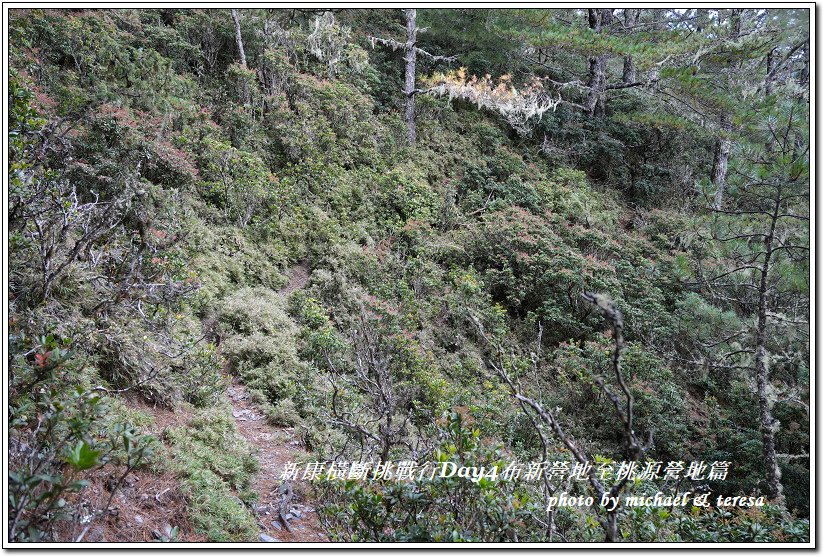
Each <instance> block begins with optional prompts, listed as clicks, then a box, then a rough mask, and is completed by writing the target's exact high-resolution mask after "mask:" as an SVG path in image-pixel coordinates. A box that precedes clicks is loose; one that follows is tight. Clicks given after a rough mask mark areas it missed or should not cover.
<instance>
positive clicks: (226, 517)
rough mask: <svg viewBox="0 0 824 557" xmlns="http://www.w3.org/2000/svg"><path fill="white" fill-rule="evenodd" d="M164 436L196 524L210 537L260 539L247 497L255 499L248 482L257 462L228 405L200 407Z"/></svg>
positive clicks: (222, 539) (213, 538)
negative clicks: (190, 416) (210, 407)
mask: <svg viewBox="0 0 824 557" xmlns="http://www.w3.org/2000/svg"><path fill="white" fill-rule="evenodd" d="M166 436H167V438H168V441H169V442H170V443H171V453H172V458H173V461H172V463H171V466H172V468H173V469H174V471H175V472H176V473H177V474H178V476H179V477H180V478H181V479H182V486H183V490H184V493H186V495H187V497H188V500H189V508H190V511H189V512H190V517H191V520H192V521H193V523H194V526H195V528H197V530H198V531H200V532H202V533H204V534H205V535H206V536H207V538H208V539H209V540H210V541H215V542H218V541H223V542H225V541H246V542H249V541H256V537H257V532H258V527H257V524H256V523H255V519H254V517H253V516H252V514H251V513H250V511H249V509H248V508H247V507H246V506H245V503H246V502H251V501H253V500H254V497H255V495H254V494H253V493H251V492H249V491H248V488H249V481H250V478H251V475H252V474H253V473H255V472H256V471H257V469H258V465H257V461H256V460H255V459H254V457H253V456H252V455H251V454H250V452H249V447H248V445H247V444H246V442H245V441H244V439H243V438H242V437H240V435H239V434H238V433H237V431H236V429H235V424H234V420H233V419H232V417H231V413H230V411H229V408H227V407H225V406H218V407H214V408H212V409H208V410H200V411H197V412H196V413H195V414H194V415H193V417H192V418H191V419H190V420H189V421H188V423H187V424H186V425H185V426H182V427H180V428H176V429H172V430H170V431H168V432H167V434H166ZM236 493H237V495H236Z"/></svg>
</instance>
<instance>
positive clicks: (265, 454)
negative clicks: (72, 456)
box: [227, 381, 329, 543]
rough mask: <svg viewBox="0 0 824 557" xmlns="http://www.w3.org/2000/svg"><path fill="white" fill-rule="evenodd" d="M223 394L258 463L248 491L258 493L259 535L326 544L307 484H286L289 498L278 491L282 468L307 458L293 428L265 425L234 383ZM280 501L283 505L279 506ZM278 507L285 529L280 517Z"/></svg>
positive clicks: (241, 386) (246, 396) (298, 482)
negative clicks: (288, 487) (289, 463)
mask: <svg viewBox="0 0 824 557" xmlns="http://www.w3.org/2000/svg"><path fill="white" fill-rule="evenodd" d="M227 394H228V396H229V400H230V402H231V403H232V415H233V416H234V417H235V422H236V424H237V429H238V431H239V432H240V434H241V435H242V436H243V437H244V438H245V439H246V441H247V442H248V443H249V444H250V445H251V446H252V447H253V449H254V451H255V456H256V457H257V459H258V462H259V463H260V471H259V472H258V473H257V475H256V476H255V478H254V479H253V480H252V489H253V490H254V491H255V492H256V493H257V494H258V502H257V504H256V506H255V515H256V517H257V520H258V524H259V525H260V529H261V533H262V534H265V535H267V536H271V537H273V538H275V539H276V540H279V541H282V542H315V543H317V542H325V541H329V540H328V538H327V537H326V534H325V533H324V532H323V529H322V528H321V526H320V522H319V520H318V517H317V513H316V509H315V507H314V505H312V504H311V503H310V502H309V501H308V499H307V494H308V493H309V486H308V485H307V484H305V483H304V482H302V481H301V480H300V479H298V480H297V481H292V482H290V484H291V488H292V495H291V498H289V497H288V495H284V494H282V493H280V492H279V488H281V486H282V484H283V482H282V481H281V480H280V476H281V473H282V472H283V469H284V465H285V464H286V463H287V462H297V461H299V460H301V459H305V458H306V457H307V456H308V453H306V451H304V450H303V449H302V448H301V447H300V442H299V441H298V440H297V439H295V437H294V431H293V429H292V428H280V427H275V426H272V425H270V424H269V423H267V421H266V418H265V416H264V415H263V413H262V412H261V411H260V410H259V409H258V408H257V407H256V406H255V404H254V403H253V402H252V401H251V400H250V398H249V393H248V392H247V391H246V388H245V387H244V386H243V385H242V384H240V383H239V382H237V381H235V383H234V384H233V385H232V386H231V387H229V389H228V393H227ZM298 478H300V476H298ZM280 491H283V490H280ZM284 498H285V499H286V502H285V504H284V505H283V507H281V505H282V503H284ZM281 508H283V511H284V512H283V514H284V516H285V517H286V519H287V522H288V528H287V527H286V525H284V524H283V521H282V520H281V518H280V515H281V512H280V511H281ZM289 515H291V517H290V516H289ZM289 529H291V531H290V530H289Z"/></svg>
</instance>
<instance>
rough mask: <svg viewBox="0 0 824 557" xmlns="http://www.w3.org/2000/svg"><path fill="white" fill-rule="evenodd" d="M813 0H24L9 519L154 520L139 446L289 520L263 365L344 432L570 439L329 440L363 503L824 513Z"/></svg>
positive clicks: (323, 445) (631, 513)
mask: <svg viewBox="0 0 824 557" xmlns="http://www.w3.org/2000/svg"><path fill="white" fill-rule="evenodd" d="M809 27H810V14H809V10H807V9H778V8H769V9H755V8H744V7H741V8H722V9H705V8H701V9H683V10H675V9H664V8H582V9H568V8H563V9H561V8H558V9H517V10H514V9H512V10H509V9H508V10H502V9H462V8H449V9H446V8H444V9H418V10H416V9H405V10H403V9H349V8H336V9H330V10H323V9H314V8H311V9H310V8H305V9H298V8H289V9H270V8H255V9H231V10H229V9H178V8H158V9H94V10H92V9H52V8H48V9H47V8H43V9H14V10H11V11H10V13H9V24H8V32H9V36H8V41H9V46H10V51H9V53H8V54H9V69H8V84H9V86H8V97H7V102H8V115H9V116H8V118H9V119H8V159H9V167H8V205H7V207H6V215H7V223H8V232H9V236H8V239H7V240H8V262H7V263H8V283H9V284H8V288H9V299H8V305H9V321H8V325H7V326H8V329H7V331H8V341H9V343H8V345H9V352H8V360H7V362H8V370H9V371H8V381H9V390H8V395H9V398H8V400H7V404H8V406H7V419H8V424H9V429H8V430H7V435H8V439H9V450H10V454H9V455H8V462H9V467H10V474H9V478H8V479H9V499H8V501H7V503H6V504H7V512H6V514H7V516H8V525H9V536H10V541H13V542H37V541H63V542H67V541H100V540H103V539H105V540H106V541H124V539H125V538H122V537H118V536H125V535H126V534H125V533H124V531H125V530H124V528H125V527H124V526H123V524H124V520H125V519H124V516H126V515H127V514H128V513H129V512H131V511H129V509H130V508H142V507H140V505H142V504H144V503H145V501H143V502H141V499H140V498H139V494H138V491H136V490H135V489H133V488H132V487H131V486H132V485H133V483H134V477H135V474H137V477H139V478H141V480H140V482H143V483H144V484H145V482H150V483H151V482H155V481H156V482H165V483H163V484H162V485H165V486H166V487H168V489H169V490H171V491H169V493H174V494H177V495H175V497H179V501H180V505H179V507H175V508H178V511H176V512H177V513H178V514H177V515H176V516H175V517H173V518H172V519H170V521H169V524H168V526H169V528H166V530H165V531H164V532H162V533H156V535H154V538H155V539H158V540H162V541H193V540H194V541H258V540H259V536H261V532H262V530H261V524H262V522H261V520H263V519H262V518H261V516H260V513H259V509H258V504H259V503H260V501H261V500H262V499H261V498H263V497H266V496H268V494H264V493H259V492H257V491H256V490H255V488H254V486H255V485H256V484H255V483H254V478H255V477H256V474H260V473H262V472H260V470H262V468H261V466H262V465H261V462H262V459H263V456H262V453H258V452H256V451H253V446H252V444H250V443H251V441H250V440H249V439H247V438H245V437H244V434H243V432H242V431H241V430H240V429H239V428H238V423H237V419H238V415H235V414H237V413H236V412H235V413H234V414H233V407H232V403H231V400H230V398H229V397H228V395H227V389H228V388H229V387H230V386H231V385H232V384H233V383H234V384H242V385H243V386H244V388H245V389H246V391H248V393H249V395H250V396H251V399H252V400H253V401H254V403H255V404H256V408H258V409H259V410H260V412H261V414H262V415H264V416H265V419H266V421H267V422H268V424H269V425H270V426H271V427H272V428H275V429H273V431H279V432H284V431H288V432H290V434H291V435H294V437H295V439H297V441H296V443H297V444H298V445H299V446H300V447H301V449H302V450H305V451H306V455H308V456H307V457H306V458H310V457H311V460H312V461H316V462H321V463H325V465H326V466H327V467H329V466H332V465H335V464H343V463H365V462H371V463H373V464H374V463H379V462H383V463H385V462H388V461H392V462H396V463H398V462H403V461H414V462H418V463H424V462H427V463H434V464H435V466H441V467H444V466H446V467H448V464H445V463H454V464H455V465H456V466H465V467H475V468H476V469H477V468H480V467H482V466H483V467H484V468H485V469H487V470H490V469H492V468H493V467H495V466H498V470H499V471H500V472H502V471H503V470H504V469H506V467H507V466H508V465H509V464H510V463H512V462H520V463H534V462H542V463H546V467H545V468H544V469H543V474H542V475H539V476H538V477H536V478H535V479H534V480H533V481H526V480H524V479H523V478H521V479H520V480H513V481H504V480H502V479H501V478H498V479H496V480H494V481H493V480H492V479H490V478H486V479H484V478H481V479H480V480H478V481H473V480H472V479H470V478H466V477H459V476H458V475H455V476H451V477H439V476H438V475H435V476H434V477H432V478H428V477H427V478H420V477H416V478H413V479H412V480H410V481H397V479H393V478H389V477H384V478H383V479H376V480H374V481H359V480H357V479H352V478H350V477H340V478H337V479H334V478H333V479H328V480H327V479H324V478H326V476H323V477H322V478H320V479H319V480H317V481H314V482H307V483H306V485H305V489H304V490H303V491H302V492H300V493H299V496H300V497H303V498H304V500H305V501H306V502H307V503H308V504H310V505H311V506H312V507H314V508H315V512H316V513H317V518H318V521H319V524H321V525H322V528H323V531H324V533H325V536H326V537H327V538H328V539H329V540H331V541H456V542H460V541H489V542H499V541H511V542H527V541H528V542H588V541H593V542H600V541H604V540H606V541H616V542H618V541H629V542H674V541H682V542H733V541H734V542H767V541H772V542H809V541H810V540H809V517H810V512H811V508H810V504H811V491H810V474H811V470H810V460H809V459H810V434H811V430H810V425H811V418H810V349H811V346H810V334H809V333H810V326H809V325H810V251H809V248H810V227H809V222H810V94H809V92H810V83H809V77H810V50H811V47H812V46H813V45H811V44H810V36H809ZM303 275H305V276H303ZM295 277H298V278H297V279H295ZM272 443H273V444H274V443H275V441H273V442H272ZM274 449H275V447H274V446H273V447H272V450H274ZM624 462H635V463H637V466H638V472H639V473H638V474H635V473H632V474H629V473H627V471H626V470H625V471H624V473H623V474H622V473H621V463H624ZM693 462H703V463H704V464H705V465H706V466H705V468H706V470H703V469H700V470H697V471H696V470H695V469H693V470H692V471H693V472H695V473H693V474H692V475H690V476H687V475H685V474H681V475H680V476H679V477H678V479H677V480H676V479H675V476H673V475H670V476H667V475H666V474H665V473H664V470H665V469H674V468H677V466H679V465H680V466H681V467H682V468H683V470H685V471H686V470H687V469H688V468H689V467H690V466H691V463H693ZM679 463H680V464H679ZM723 463H727V466H728V473H727V474H726V476H725V477H724V478H723V479H721V478H719V477H717V476H712V475H709V474H708V471H709V470H710V468H711V467H712V466H716V467H718V466H722V465H723ZM302 464H303V463H302ZM561 465H563V466H567V467H568V469H569V470H570V471H571V470H573V469H577V470H578V471H581V470H590V469H591V471H592V472H591V473H590V474H589V476H588V478H586V477H583V476H582V479H579V480H573V477H572V475H571V474H567V475H566V476H565V475H564V474H562V473H561V472H560V471H559V470H561V468H558V467H559V466H561ZM553 470H554V471H555V472H553ZM642 470H647V472H649V473H646V474H642V473H640V472H641V471H642ZM655 470H659V471H660V473H653V472H654V471H655ZM702 470H703V473H702ZM298 479H301V478H300V476H299V477H298ZM151 485H154V484H151ZM158 485H161V484H160V483H158ZM659 492H661V493H662V494H663V495H664V496H672V497H674V496H676V495H679V494H683V493H687V492H689V493H692V494H693V496H695V495H700V494H710V495H709V498H708V499H707V500H708V501H709V503H710V505H709V506H706V507H704V506H700V505H695V504H688V505H683V506H678V505H667V506H652V505H649V506H645V505H637V506H633V505H630V504H627V497H629V496H650V497H653V496H655V495H656V494H657V493H659ZM164 493H165V492H164ZM289 493H291V491H289ZM562 494H564V495H568V496H570V497H582V498H586V497H590V496H591V497H593V498H594V501H595V502H594V504H592V505H581V506H575V505H572V506H560V505H557V504H556V505H553V501H557V500H558V498H559V497H561V495H562ZM162 496H163V495H162V494H161V489H160V488H158V489H157V491H155V492H152V494H151V495H150V501H149V502H151V499H156V500H157V501H158V502H160V501H162ZM719 496H723V497H727V496H731V497H734V496H744V497H745V499H744V500H746V501H750V499H746V497H752V498H753V499H755V498H758V497H762V498H763V499H762V500H763V505H758V506H741V505H734V506H724V505H722V504H721V503H720V502H717V499H718V497H719ZM167 497H168V495H167ZM605 497H612V498H619V500H620V501H621V503H620V504H618V505H615V506H612V508H610V507H611V506H610V505H604V504H599V503H601V502H602V501H604V500H605V499H604V498H605ZM553 498H555V499H553ZM144 514H145V513H144ZM129 516H131V515H130V514H129ZM135 520H136V519H135ZM141 520H143V519H141ZM267 520H270V519H267ZM285 522H286V521H285V520H284V523H285ZM128 528H129V529H133V528H134V527H133V526H129V527H128ZM130 535H131V534H130ZM147 535H148V534H147ZM267 537H268V536H267ZM261 539H263V538H262V537H261Z"/></svg>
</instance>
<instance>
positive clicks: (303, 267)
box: [278, 261, 311, 296]
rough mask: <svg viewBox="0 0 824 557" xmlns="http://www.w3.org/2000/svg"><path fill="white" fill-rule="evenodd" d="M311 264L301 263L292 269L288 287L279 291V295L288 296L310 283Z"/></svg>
mask: <svg viewBox="0 0 824 557" xmlns="http://www.w3.org/2000/svg"><path fill="white" fill-rule="evenodd" d="M310 272H311V271H310V269H309V264H308V263H307V262H306V261H301V262H300V263H298V264H297V265H295V266H294V267H292V268H291V269H289V281H288V282H287V283H286V286H284V287H283V288H281V289H280V290H279V291H278V294H282V295H284V296H288V295H289V294H291V293H292V292H294V291H295V290H300V289H301V288H303V287H304V286H306V283H307V282H309V273H310Z"/></svg>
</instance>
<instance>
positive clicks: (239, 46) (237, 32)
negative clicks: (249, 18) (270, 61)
mask: <svg viewBox="0 0 824 557" xmlns="http://www.w3.org/2000/svg"><path fill="white" fill-rule="evenodd" d="M232 19H233V20H234V21H235V42H236V43H237V51H238V53H239V54H240V65H241V66H243V67H244V68H245V67H246V51H244V50H243V37H241V36H240V19H239V18H238V16H237V10H236V9H234V8H232Z"/></svg>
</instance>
